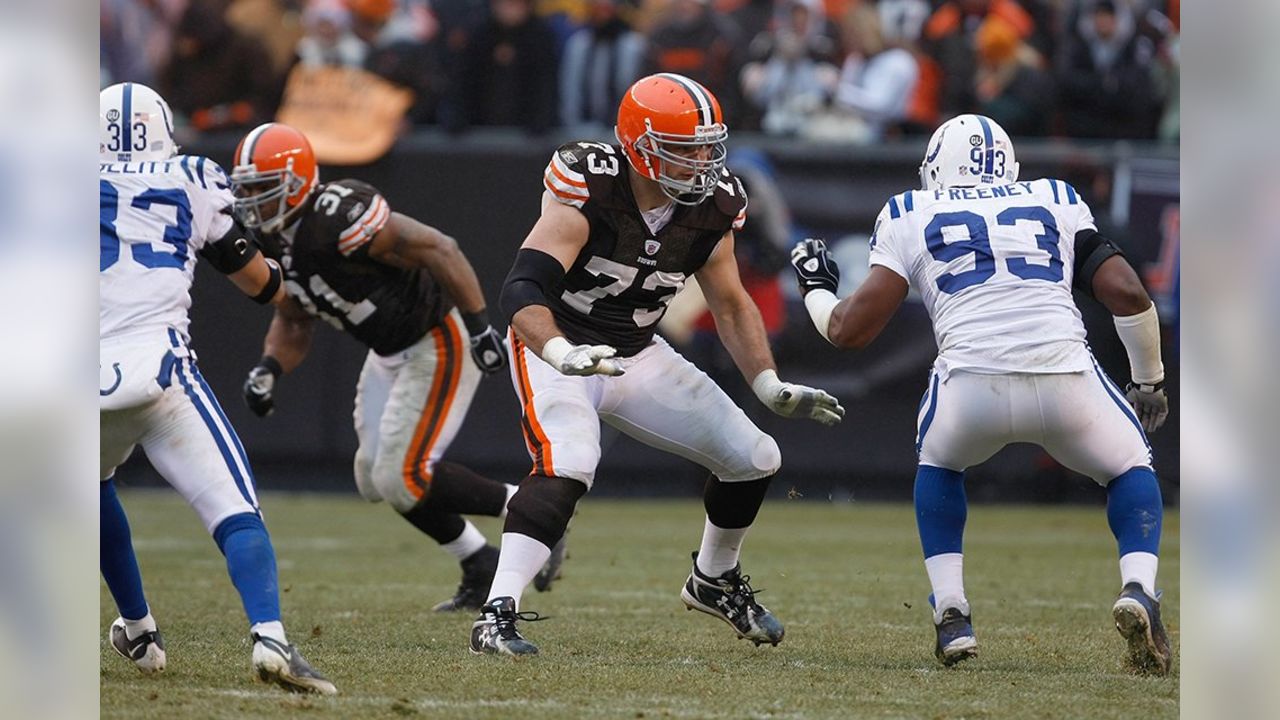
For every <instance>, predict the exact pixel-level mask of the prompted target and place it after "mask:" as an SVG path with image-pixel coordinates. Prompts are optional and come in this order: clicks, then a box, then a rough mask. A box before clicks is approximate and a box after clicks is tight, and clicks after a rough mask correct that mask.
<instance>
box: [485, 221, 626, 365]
mask: <svg viewBox="0 0 1280 720" xmlns="http://www.w3.org/2000/svg"><path fill="white" fill-rule="evenodd" d="M589 233H590V226H589V225H588V223H587V218H586V217H585V216H583V215H582V213H580V212H578V211H577V210H576V209H574V208H572V207H570V206H568V205H562V204H561V203H558V202H554V201H547V202H544V203H543V208H542V216H541V217H539V218H538V222H537V223H535V224H534V226H533V229H532V230H530V231H529V236H528V237H526V238H525V240H524V244H522V245H521V246H520V250H519V252H517V253H516V261H515V264H513V265H512V266H511V272H510V273H509V274H508V275H507V281H506V283H505V284H503V286H502V300H501V303H502V312H503V314H505V315H506V316H507V318H508V319H509V320H510V321H511V328H512V330H514V331H515V334H516V337H517V338H519V339H520V341H521V342H523V343H524V344H525V345H528V346H529V348H530V349H532V350H533V351H534V352H536V353H538V355H539V357H541V358H542V359H543V360H545V361H546V362H547V364H549V365H551V366H552V367H554V368H555V369H556V370H559V371H560V372H562V373H564V374H565V375H621V374H622V373H623V371H622V368H621V367H620V366H619V365H618V364H617V363H616V362H614V361H613V360H611V358H612V357H613V356H614V355H615V354H617V350H616V349H614V348H612V347H609V346H608V345H574V344H573V343H571V342H569V340H568V339H566V338H565V336H564V333H563V332H562V331H561V330H560V328H559V327H558V326H557V325H556V321H555V318H554V317H553V316H552V314H551V310H550V308H548V307H547V298H548V297H549V296H550V294H551V293H552V292H554V291H555V288H556V286H557V285H558V284H559V282H560V280H561V279H562V278H563V277H564V274H565V272H566V271H567V270H568V268H569V267H571V266H572V265H573V262H574V259H575V258H577V257H578V253H580V252H581V251H582V248H583V247H584V246H586V244H587V237H588V235H589Z"/></svg>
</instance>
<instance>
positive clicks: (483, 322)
mask: <svg viewBox="0 0 1280 720" xmlns="http://www.w3.org/2000/svg"><path fill="white" fill-rule="evenodd" d="M462 324H463V325H466V326H467V334H468V335H470V336H471V337H475V336H477V335H483V334H484V333H485V331H486V330H488V329H489V328H490V327H491V325H490V323H489V313H488V312H486V311H485V310H484V308H481V309H479V310H477V311H476V312H464V313H462Z"/></svg>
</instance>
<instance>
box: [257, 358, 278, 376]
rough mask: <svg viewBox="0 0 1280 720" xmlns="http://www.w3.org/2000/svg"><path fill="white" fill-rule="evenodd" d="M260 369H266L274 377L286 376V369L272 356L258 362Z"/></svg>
mask: <svg viewBox="0 0 1280 720" xmlns="http://www.w3.org/2000/svg"><path fill="white" fill-rule="evenodd" d="M258 367H260V368H266V370H267V372H269V373H271V376H272V377H276V378H278V377H280V376H281V375H283V374H284V368H283V367H281V366H280V361H279V360H276V359H275V358H273V357H271V356H270V355H263V356H262V359H261V360H259V361H258Z"/></svg>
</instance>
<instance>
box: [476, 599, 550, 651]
mask: <svg viewBox="0 0 1280 720" xmlns="http://www.w3.org/2000/svg"><path fill="white" fill-rule="evenodd" d="M545 619H546V618H544V617H542V616H540V615H538V613H533V612H527V613H518V612H516V602H515V600H514V599H512V598H509V597H500V598H494V599H493V600H491V601H489V602H488V603H486V604H485V606H484V607H482V608H480V617H479V618H477V619H476V621H475V623H473V624H472V625H471V652H472V653H473V654H475V655H513V656H516V657H520V656H524V655H537V654H538V646H537V645H534V644H533V643H531V642H529V641H528V640H525V639H524V637H523V636H521V635H520V631H519V630H517V629H516V621H518V620H527V621H529V622H535V621H538V620H545Z"/></svg>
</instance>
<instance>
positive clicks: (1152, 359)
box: [1115, 303, 1164, 385]
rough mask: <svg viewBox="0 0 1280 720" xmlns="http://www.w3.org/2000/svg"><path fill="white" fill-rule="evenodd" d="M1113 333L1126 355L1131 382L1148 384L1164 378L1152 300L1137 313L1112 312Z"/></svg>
mask: <svg viewBox="0 0 1280 720" xmlns="http://www.w3.org/2000/svg"><path fill="white" fill-rule="evenodd" d="M1115 322H1116V334H1118V335H1119V336H1120V342H1122V343H1124V349H1125V352H1126V353H1128V355H1129V374H1130V375H1131V376H1132V377H1133V381H1134V382H1135V383H1139V384H1143V385H1152V384H1155V383H1158V382H1160V381H1161V380H1164V363H1163V362H1162V361H1161V360H1160V318H1159V317H1158V316H1157V315H1156V306H1155V303H1152V304H1151V307H1149V308H1147V309H1146V310H1144V311H1143V312H1140V313H1138V314H1137V315H1126V316H1124V317H1119V316H1116V318H1115Z"/></svg>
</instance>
